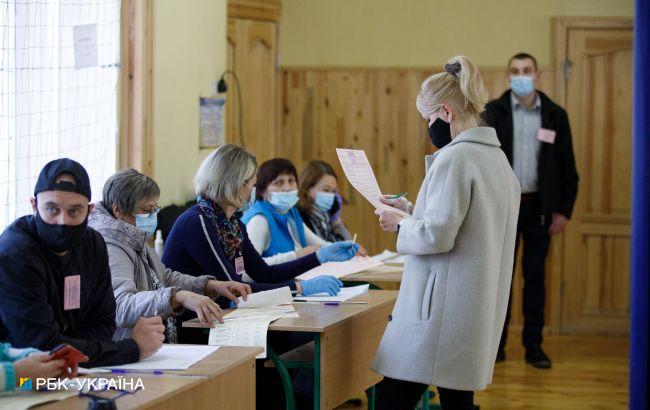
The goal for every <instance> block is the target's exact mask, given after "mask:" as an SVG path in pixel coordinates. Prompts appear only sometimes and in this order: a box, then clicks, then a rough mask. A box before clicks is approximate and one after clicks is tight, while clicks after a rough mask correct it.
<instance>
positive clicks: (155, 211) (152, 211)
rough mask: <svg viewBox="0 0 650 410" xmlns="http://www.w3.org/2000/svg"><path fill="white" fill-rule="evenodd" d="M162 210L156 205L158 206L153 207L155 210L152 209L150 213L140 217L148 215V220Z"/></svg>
mask: <svg viewBox="0 0 650 410" xmlns="http://www.w3.org/2000/svg"><path fill="white" fill-rule="evenodd" d="M160 209H161V208H160V205H159V204H156V205H155V206H154V207H153V209H152V210H151V211H149V212H143V213H142V214H140V215H147V218H148V217H150V216H151V215H153V214H157V213H158V212H160Z"/></svg>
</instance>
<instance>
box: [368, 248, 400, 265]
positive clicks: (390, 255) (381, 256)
mask: <svg viewBox="0 0 650 410" xmlns="http://www.w3.org/2000/svg"><path fill="white" fill-rule="evenodd" d="M397 256H399V253H397V252H393V251H389V250H388V249H384V251H383V252H382V253H380V254H377V255H374V256H371V258H372V259H375V260H378V261H380V262H385V261H386V260H388V259H392V258H395V257H397Z"/></svg>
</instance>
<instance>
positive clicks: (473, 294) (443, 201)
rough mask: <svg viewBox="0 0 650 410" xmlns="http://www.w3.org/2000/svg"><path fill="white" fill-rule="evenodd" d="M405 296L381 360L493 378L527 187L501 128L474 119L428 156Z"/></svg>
mask: <svg viewBox="0 0 650 410" xmlns="http://www.w3.org/2000/svg"><path fill="white" fill-rule="evenodd" d="M426 163H427V164H426V165H427V172H426V177H425V179H424V182H423V183H422V187H421V188H420V192H419V194H418V197H417V201H416V204H415V209H414V211H413V217H412V218H408V219H405V220H403V221H402V223H401V226H400V230H399V234H398V236H397V251H398V252H399V253H402V254H405V255H407V257H406V263H405V265H404V276H403V280H402V284H401V288H400V291H399V294H398V297H397V302H396V304H395V308H394V310H393V313H392V315H391V317H389V323H388V327H387V328H386V332H385V333H384V337H383V339H382V341H381V344H380V346H379V349H378V351H377V356H376V358H375V361H374V363H373V369H374V370H375V371H376V372H377V373H380V374H382V375H384V376H388V377H391V378H394V379H400V380H408V381H414V382H419V383H425V384H430V385H436V386H440V387H445V388H449V389H456V390H482V389H484V388H485V387H486V386H487V385H488V384H489V383H491V381H492V372H493V370H494V361H495V358H496V354H497V349H498V345H499V338H500V336H501V330H502V328H503V323H504V320H505V315H506V309H507V306H508V297H509V292H510V282H511V279H512V266H513V257H514V249H515V235H516V229H517V217H518V214H519V201H520V188H519V183H518V182H517V180H516V178H515V175H514V173H513V172H512V169H511V167H510V165H509V164H508V160H507V159H506V156H505V155H504V153H503V151H502V150H501V149H500V148H499V141H498V140H497V136H496V133H495V131H494V129H493V128H473V129H470V130H467V131H465V132H463V133H461V134H459V135H458V136H457V137H456V138H454V140H453V141H452V142H451V143H449V144H448V145H447V146H446V147H444V148H443V149H441V150H439V151H438V152H436V153H435V154H434V155H432V156H429V157H427V158H426Z"/></svg>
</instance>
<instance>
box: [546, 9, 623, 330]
mask: <svg viewBox="0 0 650 410" xmlns="http://www.w3.org/2000/svg"><path fill="white" fill-rule="evenodd" d="M633 28H634V19H633V18H631V17H564V16H562V17H553V18H551V67H553V69H554V72H555V73H554V76H555V79H554V80H555V81H554V84H555V102H556V103H557V104H559V105H560V106H562V107H566V95H567V93H566V81H565V68H564V62H565V61H566V59H567V55H568V51H569V50H568V44H569V41H568V40H569V31H570V30H571V29H604V30H607V29H610V30H621V29H626V30H633ZM569 69H570V68H569ZM574 149H575V147H574ZM549 257H550V258H553V259H554V263H551V264H550V266H551V270H550V272H549V273H550V275H551V283H552V286H551V288H550V289H549V292H547V294H548V293H551V292H552V294H553V295H558V297H559V301H558V302H559V303H554V304H552V306H551V311H550V315H551V316H552V317H553V320H552V321H551V323H553V324H554V325H553V326H552V328H551V329H550V331H551V334H561V333H562V309H563V305H564V303H563V298H564V295H563V293H564V292H563V290H564V235H560V236H559V237H556V238H554V239H553V242H552V243H551V251H550V254H549ZM547 266H549V264H548V262H547ZM547 298H548V296H547Z"/></svg>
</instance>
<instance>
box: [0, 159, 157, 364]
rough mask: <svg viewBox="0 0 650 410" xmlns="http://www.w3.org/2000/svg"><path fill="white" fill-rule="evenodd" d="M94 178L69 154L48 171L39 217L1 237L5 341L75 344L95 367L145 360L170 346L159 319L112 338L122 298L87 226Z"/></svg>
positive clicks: (41, 185) (38, 200) (1, 332)
mask: <svg viewBox="0 0 650 410" xmlns="http://www.w3.org/2000/svg"><path fill="white" fill-rule="evenodd" d="M90 198H91V195H90V180H89V178H88V174H87V173H86V170H85V169H84V168H83V167H82V166H81V164H79V163H77V162H75V161H73V160H71V159H67V158H62V159H57V160H54V161H51V162H49V163H48V164H47V165H45V167H44V168H43V170H41V173H40V175H39V176H38V180H37V181H36V188H34V198H32V199H31V204H32V208H33V210H34V214H33V215H28V216H23V217H21V218H18V219H17V220H16V221H14V223H12V224H11V225H10V226H9V227H8V228H7V229H6V230H5V231H4V233H3V234H2V235H0V283H1V284H2V285H1V286H0V341H4V342H9V343H11V344H12V345H13V346H15V347H27V346H32V347H36V348H38V349H41V350H51V349H53V348H54V347H56V346H57V345H59V344H62V343H67V344H69V345H72V346H73V347H76V348H77V349H79V350H80V351H82V352H83V353H84V354H85V355H86V356H88V357H89V359H90V360H89V361H88V362H87V363H85V364H84V365H85V366H87V367H94V366H107V365H119V364H124V363H130V362H137V361H138V360H141V359H144V358H146V357H148V356H151V355H152V354H153V353H155V352H156V350H158V349H159V348H160V346H161V345H162V342H163V340H164V338H165V337H164V335H163V331H164V329H165V327H164V326H163V324H162V321H161V319H160V317H159V316H155V317H150V318H146V319H145V318H141V319H140V320H138V322H137V323H136V325H135V327H134V328H133V331H132V333H131V338H130V339H125V340H120V341H115V342H114V341H112V339H113V334H114V333H115V297H114V296H113V287H112V285H111V272H110V269H109V265H108V252H107V250H106V243H105V242H104V239H103V238H102V236H101V235H100V234H99V233H97V232H95V231H94V230H92V229H90V228H87V223H88V214H89V212H90V211H91V210H92V208H93V205H92V204H89V202H90Z"/></svg>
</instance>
